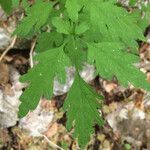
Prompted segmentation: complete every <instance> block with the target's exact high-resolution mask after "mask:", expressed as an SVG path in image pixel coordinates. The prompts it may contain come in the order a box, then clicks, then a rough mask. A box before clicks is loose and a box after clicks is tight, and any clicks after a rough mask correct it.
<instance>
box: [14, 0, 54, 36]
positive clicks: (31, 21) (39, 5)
mask: <svg viewBox="0 0 150 150" xmlns="http://www.w3.org/2000/svg"><path fill="white" fill-rule="evenodd" d="M51 8H52V6H51V4H50V3H49V2H43V1H42V0H38V1H36V3H35V4H34V5H33V6H32V7H29V8H28V9H27V12H26V13H27V16H26V17H24V18H23V20H22V21H21V23H20V24H19V25H18V26H17V29H16V30H15V34H17V35H18V36H20V37H28V36H29V37H31V36H33V35H34V34H35V33H37V32H39V31H40V28H41V27H42V26H43V25H44V24H45V23H46V21H47V19H48V17H49V14H50V11H51Z"/></svg>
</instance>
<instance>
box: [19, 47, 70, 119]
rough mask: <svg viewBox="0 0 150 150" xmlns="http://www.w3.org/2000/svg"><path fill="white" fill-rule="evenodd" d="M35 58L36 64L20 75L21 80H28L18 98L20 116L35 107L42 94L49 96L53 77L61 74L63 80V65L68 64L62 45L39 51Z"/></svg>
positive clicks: (51, 90) (51, 91) (48, 97)
mask: <svg viewBox="0 0 150 150" xmlns="http://www.w3.org/2000/svg"><path fill="white" fill-rule="evenodd" d="M35 60H36V61H38V64H37V65H35V66H34V67H33V68H32V69H30V70H29V72H28V73H27V74H25V75H23V76H22V77H21V82H28V83H29V86H28V88H27V89H26V90H25V91H24V93H23V95H22V96H21V98H20V99H21V101H22V103H21V105H20V109H19V116H20V117H23V116H25V115H26V114H27V113H28V111H29V110H33V109H35V108H36V106H37V104H38V102H39V100H40V98H41V97H42V96H44V97H45V98H47V99H50V98H51V96H52V94H53V80H54V77H55V76H58V77H60V75H61V77H62V78H61V79H62V80H64V79H65V75H66V73H65V67H66V66H69V65H70V62H69V58H68V57H67V56H66V55H65V53H64V51H63V46H61V47H59V48H55V49H50V50H48V51H45V52H43V53H40V54H38V55H37V56H36V57H35ZM31 98H32V101H31V100H30V99H31Z"/></svg>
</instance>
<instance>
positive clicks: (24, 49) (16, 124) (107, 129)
mask: <svg viewBox="0 0 150 150" xmlns="http://www.w3.org/2000/svg"><path fill="white" fill-rule="evenodd" d="M2 13H3V12H2V10H0V16H1V15H2ZM17 13H18V12H17ZM18 15H20V14H17V15H16V14H13V15H12V16H10V17H9V18H6V17H5V15H4V16H3V17H1V18H2V19H1V21H0V24H1V27H0V150H55V149H61V148H62V149H64V150H78V149H79V146H78V144H77V142H76V140H75V139H73V138H72V131H71V132H68V131H66V128H65V124H66V115H65V113H63V111H62V109H61V107H62V105H63V102H64V99H65V97H66V94H62V95H60V96H54V97H53V98H52V99H51V100H46V99H44V98H43V99H41V101H40V103H39V105H38V107H37V108H36V109H35V110H34V111H33V112H30V113H29V114H28V115H27V116H26V117H24V118H22V119H18V117H17V113H18V107H19V104H20V101H19V97H20V95H21V94H22V92H23V90H24V88H25V87H26V84H22V83H20V82H19V77H20V76H21V75H23V74H25V73H26V72H27V71H28V69H29V68H30V65H31V62H30V56H31V55H30V52H31V49H32V48H34V46H33V45H34V42H33V41H34V40H25V39H19V38H16V37H11V33H12V32H13V30H14V28H15V26H16V22H17V21H16V20H18V18H17V17H18ZM139 45H140V48H139V54H140V57H141V62H139V64H138V65H137V66H138V67H140V68H141V71H143V72H144V73H145V74H146V75H147V79H148V81H150V44H149V43H140V44H139ZM7 50H8V52H7V53H6V54H5V52H6V51H7ZM3 54H5V55H3ZM3 56H4V57H3ZM70 72H71V71H70ZM92 72H93V67H92V66H90V65H87V66H86V67H85V70H84V71H83V74H85V78H87V79H90V78H91V76H92V75H91V74H92ZM70 74H71V73H70ZM89 84H90V85H91V86H92V87H93V88H94V89H95V90H96V91H97V92H98V93H102V94H103V95H104V104H103V106H102V109H101V113H102V116H103V118H104V120H105V125H104V126H103V127H99V126H97V125H95V127H94V128H95V133H94V134H93V135H91V141H90V142H89V144H88V145H87V148H86V149H87V150H150V93H146V92H145V91H144V90H142V89H135V88H133V87H132V86H129V87H128V88H124V87H122V86H120V85H119V83H118V81H117V79H116V78H115V77H113V78H112V80H111V81H107V80H105V79H102V78H100V77H99V76H97V77H94V79H92V80H91V81H90V82H89ZM55 88H56V93H57V92H59V91H61V90H63V86H60V85H59V84H56V87H55ZM31 101H32V99H31ZM85 134H86V133H85ZM59 147H60V148H59Z"/></svg>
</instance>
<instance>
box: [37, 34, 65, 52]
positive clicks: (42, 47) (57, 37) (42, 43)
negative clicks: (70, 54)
mask: <svg viewBox="0 0 150 150" xmlns="http://www.w3.org/2000/svg"><path fill="white" fill-rule="evenodd" d="M62 42H63V37H62V35H61V34H59V33H57V32H44V33H42V34H41V35H40V37H39V38H38V41H37V45H36V48H35V50H36V51H37V52H43V51H46V50H48V49H51V48H53V47H59V46H60V45H61V44H62Z"/></svg>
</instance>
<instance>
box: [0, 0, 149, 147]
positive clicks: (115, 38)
mask: <svg viewBox="0 0 150 150" xmlns="http://www.w3.org/2000/svg"><path fill="white" fill-rule="evenodd" d="M23 2H25V1H23ZM0 3H1V5H2V7H3V8H4V9H5V10H6V11H7V12H9V11H10V8H9V9H6V7H5V6H6V3H4V2H2V1H0ZM25 4H26V5H25V6H26V7H24V8H25V11H26V15H25V17H24V18H23V19H22V21H21V22H20V23H19V25H18V27H17V29H16V31H15V32H14V34H17V35H18V36H20V37H24V38H32V37H34V36H37V37H38V40H37V45H36V52H37V55H36V56H35V61H36V62H38V64H36V65H35V66H34V67H33V68H32V69H30V70H29V72H28V73H27V74H25V75H23V76H22V77H21V81H22V82H28V83H29V86H28V88H26V90H25V91H24V93H23V95H22V96H21V98H20V100H21V101H22V103H21V105H20V111H19V116H20V117H23V116H25V115H26V114H27V113H28V111H29V110H33V109H35V107H36V106H37V104H38V102H39V100H40V98H41V97H42V96H43V97H46V98H47V99H50V98H51V96H52V95H53V92H52V91H53V80H54V77H56V76H57V77H58V78H59V79H60V81H62V82H64V81H65V67H67V66H71V65H72V66H74V67H75V69H76V73H75V79H74V82H73V84H72V87H71V89H70V90H69V92H68V94H67V98H66V100H65V102H64V106H63V109H64V111H66V112H67V125H66V126H67V129H68V130H71V128H72V127H74V138H78V142H79V144H80V146H81V147H82V148H83V147H84V146H85V145H86V143H87V142H88V141H89V139H90V135H91V134H92V133H93V132H94V129H93V126H94V125H95V124H98V125H100V126H102V125H103V124H104V122H103V119H102V116H101V115H100V113H99V111H98V109H100V107H101V103H102V102H101V101H99V100H102V97H101V96H100V95H98V94H97V93H96V92H95V91H94V90H93V89H92V88H91V87H90V86H89V85H88V84H87V83H86V82H85V81H84V80H83V79H82V78H81V76H80V73H79V72H80V71H81V70H82V66H83V64H84V63H85V62H88V63H91V64H93V65H95V67H96V69H97V74H100V75H101V76H102V77H104V78H107V79H111V77H112V76H113V75H116V77H117V78H118V79H119V81H120V83H121V84H122V85H124V86H128V83H131V84H132V85H134V86H135V87H139V88H144V89H145V90H148V89H149V87H150V85H149V84H148V83H147V82H146V77H145V75H144V74H143V73H142V72H140V70H139V69H137V68H136V67H134V65H133V63H136V62H138V61H139V58H138V56H137V48H138V44H137V42H136V41H137V40H143V41H145V40H146V39H145V37H144V36H143V28H142V26H141V25H140V24H139V22H140V21H139V20H140V19H141V18H140V13H139V11H137V12H136V13H134V12H133V13H129V12H128V11H127V10H126V9H125V8H124V7H122V6H120V5H119V4H118V3H117V1H116V0H92V1H90V0H61V1H60V0H58V1H49V0H47V1H46V0H36V1H35V3H33V4H32V5H31V6H30V7H29V5H28V3H25ZM133 4H134V3H132V5H133ZM57 6H59V9H58V7H57ZM145 23H146V24H144V25H148V23H147V21H145ZM127 50H128V51H127Z"/></svg>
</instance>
